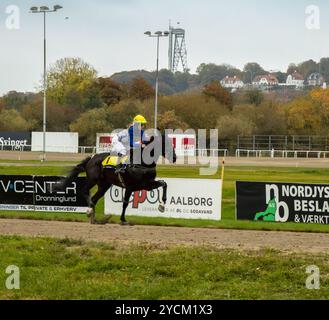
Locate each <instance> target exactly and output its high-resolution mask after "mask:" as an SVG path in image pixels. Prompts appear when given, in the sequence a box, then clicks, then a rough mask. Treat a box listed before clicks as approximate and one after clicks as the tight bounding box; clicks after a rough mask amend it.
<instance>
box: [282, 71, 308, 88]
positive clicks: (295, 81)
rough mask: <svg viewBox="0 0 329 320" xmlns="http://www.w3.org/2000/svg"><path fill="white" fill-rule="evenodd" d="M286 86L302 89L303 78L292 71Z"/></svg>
mask: <svg viewBox="0 0 329 320" xmlns="http://www.w3.org/2000/svg"><path fill="white" fill-rule="evenodd" d="M286 85H287V86H295V87H304V77H303V76H302V75H301V74H300V73H298V72H297V71H294V72H293V73H292V74H289V76H288V77H287V81H286Z"/></svg>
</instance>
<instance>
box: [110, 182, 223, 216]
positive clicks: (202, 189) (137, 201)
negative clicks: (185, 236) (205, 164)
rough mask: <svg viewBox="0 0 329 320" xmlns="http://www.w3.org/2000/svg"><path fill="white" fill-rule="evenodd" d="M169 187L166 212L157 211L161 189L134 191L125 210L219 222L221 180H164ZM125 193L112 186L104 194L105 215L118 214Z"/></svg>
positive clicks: (143, 213)
mask: <svg viewBox="0 0 329 320" xmlns="http://www.w3.org/2000/svg"><path fill="white" fill-rule="evenodd" d="M164 180H165V181H166V182H167V184H168V196H167V197H168V200H167V204H166V211H165V212H164V213H160V212H159V210H158V206H159V200H161V199H162V194H163V193H162V192H163V190H162V188H160V189H157V190H153V191H150V192H147V191H139V192H135V193H134V194H133V195H132V197H131V199H130V205H129V207H128V209H127V215H128V216H129V215H130V216H144V217H163V218H182V219H207V220H221V202H222V200H221V199H222V194H221V189H222V188H221V184H222V181H221V180H208V179H169V178H165V179H164ZM123 198H124V190H123V189H121V188H119V187H112V188H111V189H110V190H109V191H108V192H107V193H106V195H105V214H115V215H120V214H121V211H122V202H123Z"/></svg>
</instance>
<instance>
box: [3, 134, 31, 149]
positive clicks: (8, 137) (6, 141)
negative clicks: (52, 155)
mask: <svg viewBox="0 0 329 320" xmlns="http://www.w3.org/2000/svg"><path fill="white" fill-rule="evenodd" d="M0 150H1V151H31V133H30V132H0Z"/></svg>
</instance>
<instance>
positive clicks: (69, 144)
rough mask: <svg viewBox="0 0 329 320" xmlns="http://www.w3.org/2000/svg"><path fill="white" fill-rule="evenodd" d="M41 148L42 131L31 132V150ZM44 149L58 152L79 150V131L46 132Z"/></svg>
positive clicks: (75, 151)
mask: <svg viewBox="0 0 329 320" xmlns="http://www.w3.org/2000/svg"><path fill="white" fill-rule="evenodd" d="M42 150H43V132H32V151H42ZM46 151H47V152H59V153H78V152H79V133H77V132H46Z"/></svg>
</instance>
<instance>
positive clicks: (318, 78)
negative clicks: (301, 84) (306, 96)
mask: <svg viewBox="0 0 329 320" xmlns="http://www.w3.org/2000/svg"><path fill="white" fill-rule="evenodd" d="M307 82H308V85H309V86H312V87H316V86H322V85H323V83H324V78H323V77H322V75H321V74H320V73H318V72H314V73H312V74H311V75H310V76H309V77H308V78H307Z"/></svg>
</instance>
